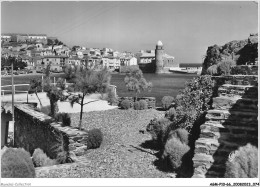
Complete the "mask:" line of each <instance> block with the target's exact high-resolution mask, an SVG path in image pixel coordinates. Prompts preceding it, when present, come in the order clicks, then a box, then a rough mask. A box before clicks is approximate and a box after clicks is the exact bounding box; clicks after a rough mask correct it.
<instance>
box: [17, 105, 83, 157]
mask: <svg viewBox="0 0 260 187" xmlns="http://www.w3.org/2000/svg"><path fill="white" fill-rule="evenodd" d="M14 113H15V125H14V142H15V147H22V148H24V149H25V150H26V151H28V152H30V154H33V152H34V150H35V149H37V148H40V149H42V150H43V151H44V152H45V153H46V154H47V156H48V157H50V158H51V159H56V158H57V156H58V155H59V154H63V155H64V156H66V160H70V161H75V160H76V159H77V157H76V156H80V155H83V154H84V153H85V151H86V150H87V146H86V144H87V143H86V142H87V132H84V131H80V130H78V129H77V128H73V127H62V126H61V123H57V122H53V119H52V118H51V117H50V116H47V115H45V114H43V113H41V112H38V111H35V110H34V108H33V107H31V106H29V105H26V104H19V105H15V111H14Z"/></svg>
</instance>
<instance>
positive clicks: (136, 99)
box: [135, 92, 137, 101]
mask: <svg viewBox="0 0 260 187" xmlns="http://www.w3.org/2000/svg"><path fill="white" fill-rule="evenodd" d="M135 101H137V92H135Z"/></svg>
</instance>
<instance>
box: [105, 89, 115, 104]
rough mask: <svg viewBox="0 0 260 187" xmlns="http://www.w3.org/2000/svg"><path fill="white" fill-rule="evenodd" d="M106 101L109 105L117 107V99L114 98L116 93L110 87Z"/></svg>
mask: <svg viewBox="0 0 260 187" xmlns="http://www.w3.org/2000/svg"><path fill="white" fill-rule="evenodd" d="M107 101H108V103H109V104H110V105H118V98H117V96H116V93H115V91H114V89H112V88H110V87H109V88H108V93H107Z"/></svg>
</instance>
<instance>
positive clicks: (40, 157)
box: [32, 148, 56, 167]
mask: <svg viewBox="0 0 260 187" xmlns="http://www.w3.org/2000/svg"><path fill="white" fill-rule="evenodd" d="M32 160H33V163H34V165H35V166H36V167H42V166H52V165H55V164H56V161H55V160H52V159H50V158H49V157H48V156H47V155H46V154H45V153H44V152H43V151H42V150H41V149H39V148H37V149H35V150H34V152H33V155H32Z"/></svg>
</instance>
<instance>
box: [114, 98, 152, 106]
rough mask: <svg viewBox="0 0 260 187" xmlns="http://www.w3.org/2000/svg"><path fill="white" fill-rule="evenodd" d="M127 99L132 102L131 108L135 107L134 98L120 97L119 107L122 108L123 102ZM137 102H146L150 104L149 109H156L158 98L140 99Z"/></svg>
mask: <svg viewBox="0 0 260 187" xmlns="http://www.w3.org/2000/svg"><path fill="white" fill-rule="evenodd" d="M126 99H127V100H129V101H130V105H131V107H133V106H134V98H133V97H119V98H118V101H119V104H118V106H121V102H122V101H123V100H126ZM137 100H138V101H140V100H145V101H146V102H147V104H148V108H155V107H156V98H155V97H138V98H137Z"/></svg>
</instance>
